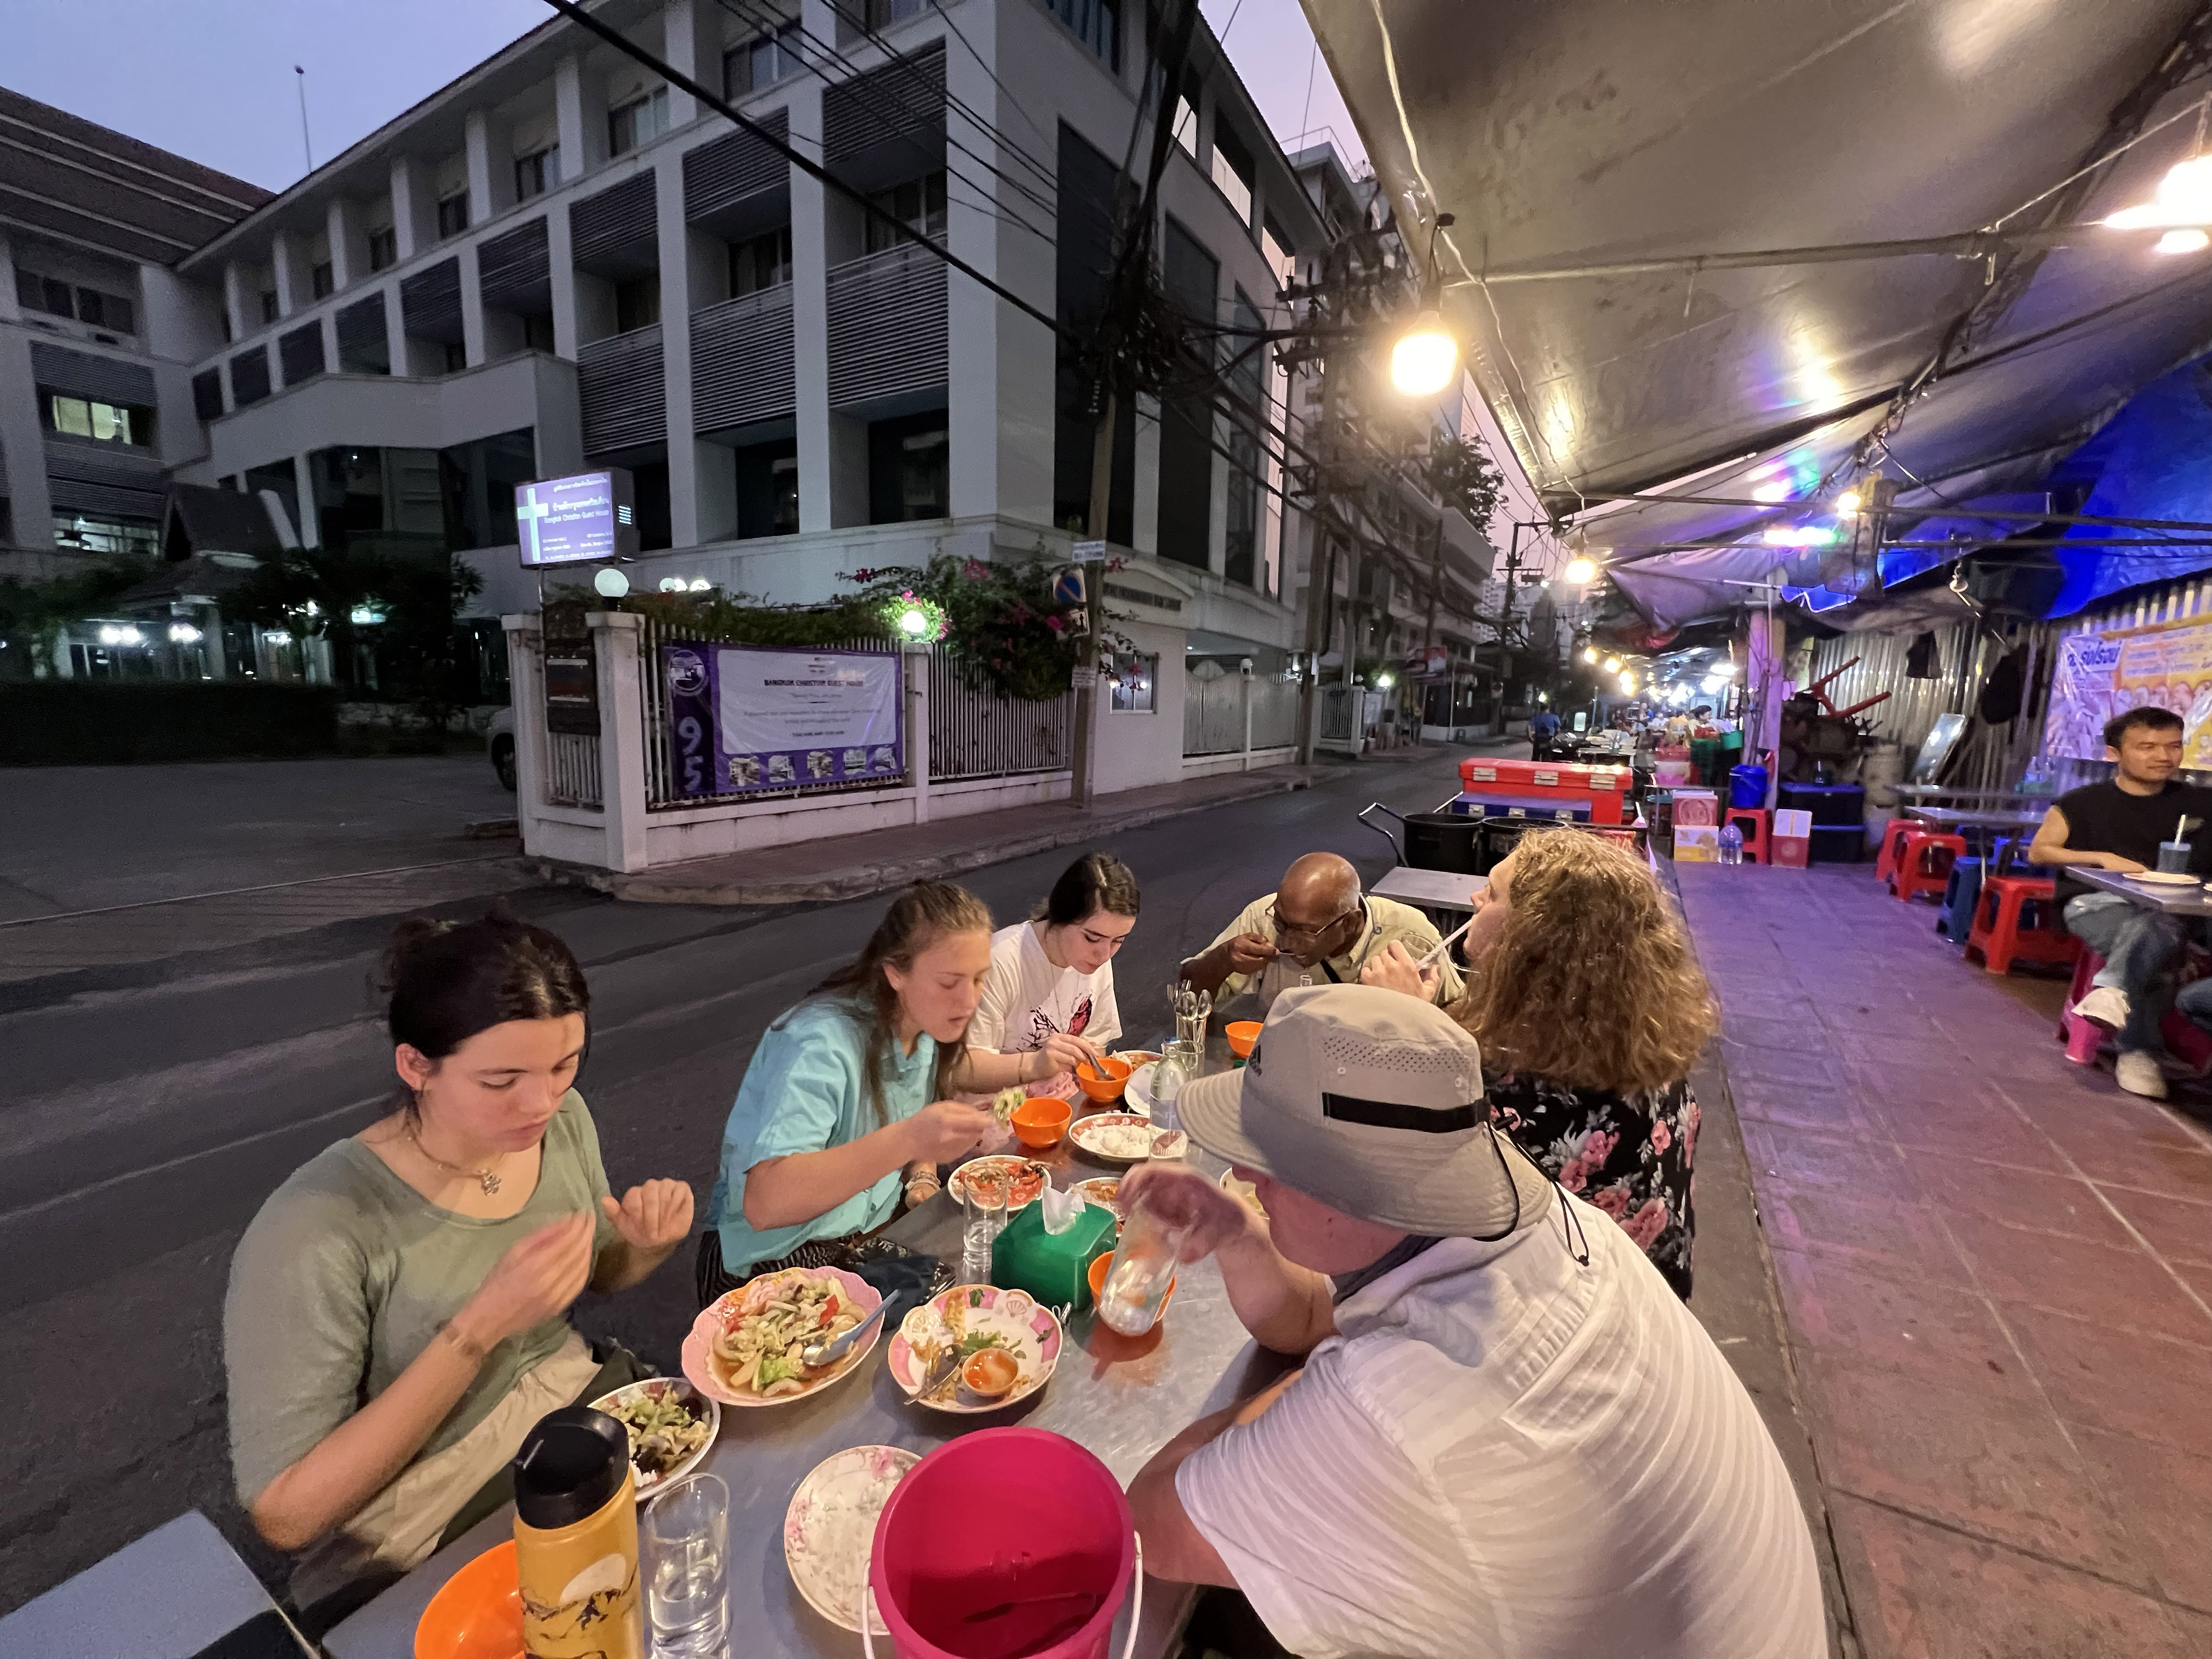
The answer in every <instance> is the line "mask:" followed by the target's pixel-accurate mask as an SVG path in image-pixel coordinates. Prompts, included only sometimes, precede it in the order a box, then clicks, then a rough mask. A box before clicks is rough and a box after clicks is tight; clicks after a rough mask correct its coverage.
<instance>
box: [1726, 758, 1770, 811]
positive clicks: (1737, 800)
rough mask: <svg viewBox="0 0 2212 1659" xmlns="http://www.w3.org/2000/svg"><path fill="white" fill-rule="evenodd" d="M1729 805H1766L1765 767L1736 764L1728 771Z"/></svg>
mask: <svg viewBox="0 0 2212 1659" xmlns="http://www.w3.org/2000/svg"><path fill="white" fill-rule="evenodd" d="M1729 805H1730V806H1750V807H1759V806H1764V805H1766V769H1765V767H1763V766H1737V767H1732V768H1731V769H1729Z"/></svg>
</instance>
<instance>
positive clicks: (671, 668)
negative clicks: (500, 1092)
mask: <svg viewBox="0 0 2212 1659" xmlns="http://www.w3.org/2000/svg"><path fill="white" fill-rule="evenodd" d="M660 666H661V676H662V679H663V682H664V684H665V685H666V686H667V688H668V723H669V727H668V734H669V748H670V751H671V756H672V757H673V758H674V761H675V764H676V786H677V788H678V791H679V792H680V793H684V794H686V795H726V794H738V793H744V792H746V791H748V790H755V789H791V788H796V787H800V786H803V785H806V784H815V785H820V784H829V783H857V782H864V781H869V780H874V781H882V782H888V781H890V780H892V779H895V778H897V777H899V776H901V775H903V774H904V773H905V771H906V738H905V722H904V720H903V719H902V714H903V709H902V706H901V704H902V699H901V696H900V690H901V687H902V673H901V668H900V662H899V653H897V652H896V651H817V650H812V649H808V648H805V647H799V648H790V647H772V646H750V645H714V644H708V643H704V642H698V643H686V644H680V645H664V646H662V647H660Z"/></svg>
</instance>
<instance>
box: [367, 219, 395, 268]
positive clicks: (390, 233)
mask: <svg viewBox="0 0 2212 1659" xmlns="http://www.w3.org/2000/svg"><path fill="white" fill-rule="evenodd" d="M398 263H399V233H398V231H397V230H395V229H393V228H392V227H391V226H390V225H386V226H385V227H384V228H382V229H381V230H372V231H370V232H369V233H368V268H369V269H370V270H387V269H389V268H390V267H391V266H392V265H396V264H398Z"/></svg>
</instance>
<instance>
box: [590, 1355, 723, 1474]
mask: <svg viewBox="0 0 2212 1659" xmlns="http://www.w3.org/2000/svg"><path fill="white" fill-rule="evenodd" d="M671 1396H672V1397H673V1398H674V1399H675V1400H676V1401H677V1402H678V1404H680V1405H681V1406H683V1407H684V1409H685V1410H686V1411H687V1412H688V1413H689V1414H690V1417H691V1419H692V1420H693V1421H694V1422H695V1423H697V1424H698V1425H701V1426H702V1427H703V1428H705V1430H706V1431H707V1433H706V1437H705V1438H704V1439H702V1440H700V1441H699V1443H697V1444H696V1446H694V1447H693V1448H692V1449H691V1450H690V1451H689V1452H688V1453H686V1454H685V1455H683V1456H682V1457H680V1458H678V1459H677V1460H675V1461H674V1462H669V1461H667V1460H666V1459H665V1456H662V1455H654V1454H653V1453H647V1455H646V1456H645V1458H644V1459H643V1460H642V1461H641V1458H640V1455H639V1454H640V1452H641V1450H643V1449H644V1448H642V1447H641V1444H640V1443H639V1437H638V1427H637V1425H636V1424H635V1423H634V1422H632V1421H631V1420H630V1414H631V1413H632V1412H634V1411H635V1409H636V1408H637V1407H640V1406H642V1405H644V1404H646V1403H647V1402H648V1401H652V1400H654V1399H656V1398H658V1399H667V1398H670V1397H671ZM591 1404H592V1410H593V1411H595V1412H605V1413H606V1414H607V1415H608V1416H610V1417H611V1418H613V1419H615V1420H616V1421H617V1422H619V1423H620V1424H621V1425H623V1427H624V1428H626V1429H628V1430H629V1466H630V1469H631V1472H632V1473H633V1474H635V1476H636V1486H637V1498H638V1501H639V1502H640V1503H643V1502H644V1501H645V1500H646V1499H647V1498H650V1497H652V1496H653V1494H654V1493H655V1492H659V1490H660V1489H661V1488H662V1487H664V1486H673V1485H674V1484H675V1483H676V1482H677V1481H678V1480H682V1479H683V1478H684V1476H685V1475H687V1474H690V1473H691V1471H692V1470H694V1469H696V1468H698V1467H699V1464H700V1462H701V1461H702V1459H704V1458H705V1456H706V1455H707V1454H708V1452H710V1451H712V1450H714V1441H715V1438H716V1437H718V1436H720V1433H721V1432H722V1407H721V1402H720V1401H717V1400H715V1399H714V1396H713V1395H708V1394H703V1393H702V1392H701V1391H700V1389H699V1388H698V1386H697V1385H696V1383H692V1382H690V1380H689V1379H688V1378H685V1377H681V1376H648V1377H647V1378H646V1379H645V1380H644V1381H643V1382H641V1383H625V1384H623V1386H622V1387H621V1388H619V1389H615V1390H614V1391H613V1392H612V1393H611V1394H603V1395H600V1396H599V1398H598V1399H597V1400H594V1401H592V1402H591Z"/></svg>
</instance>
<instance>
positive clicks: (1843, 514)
mask: <svg viewBox="0 0 2212 1659" xmlns="http://www.w3.org/2000/svg"><path fill="white" fill-rule="evenodd" d="M1865 505H1866V501H1865V498H1864V497H1863V496H1862V495H1860V494H1859V492H1858V491H1857V490H1856V489H1846V490H1845V491H1844V493H1843V494H1842V495H1838V496H1837V497H1836V515H1837V516H1838V518H1844V519H1848V518H1850V516H1851V514H1852V513H1856V512H1857V511H1858V510H1859V508H1861V507H1863V506H1865Z"/></svg>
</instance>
